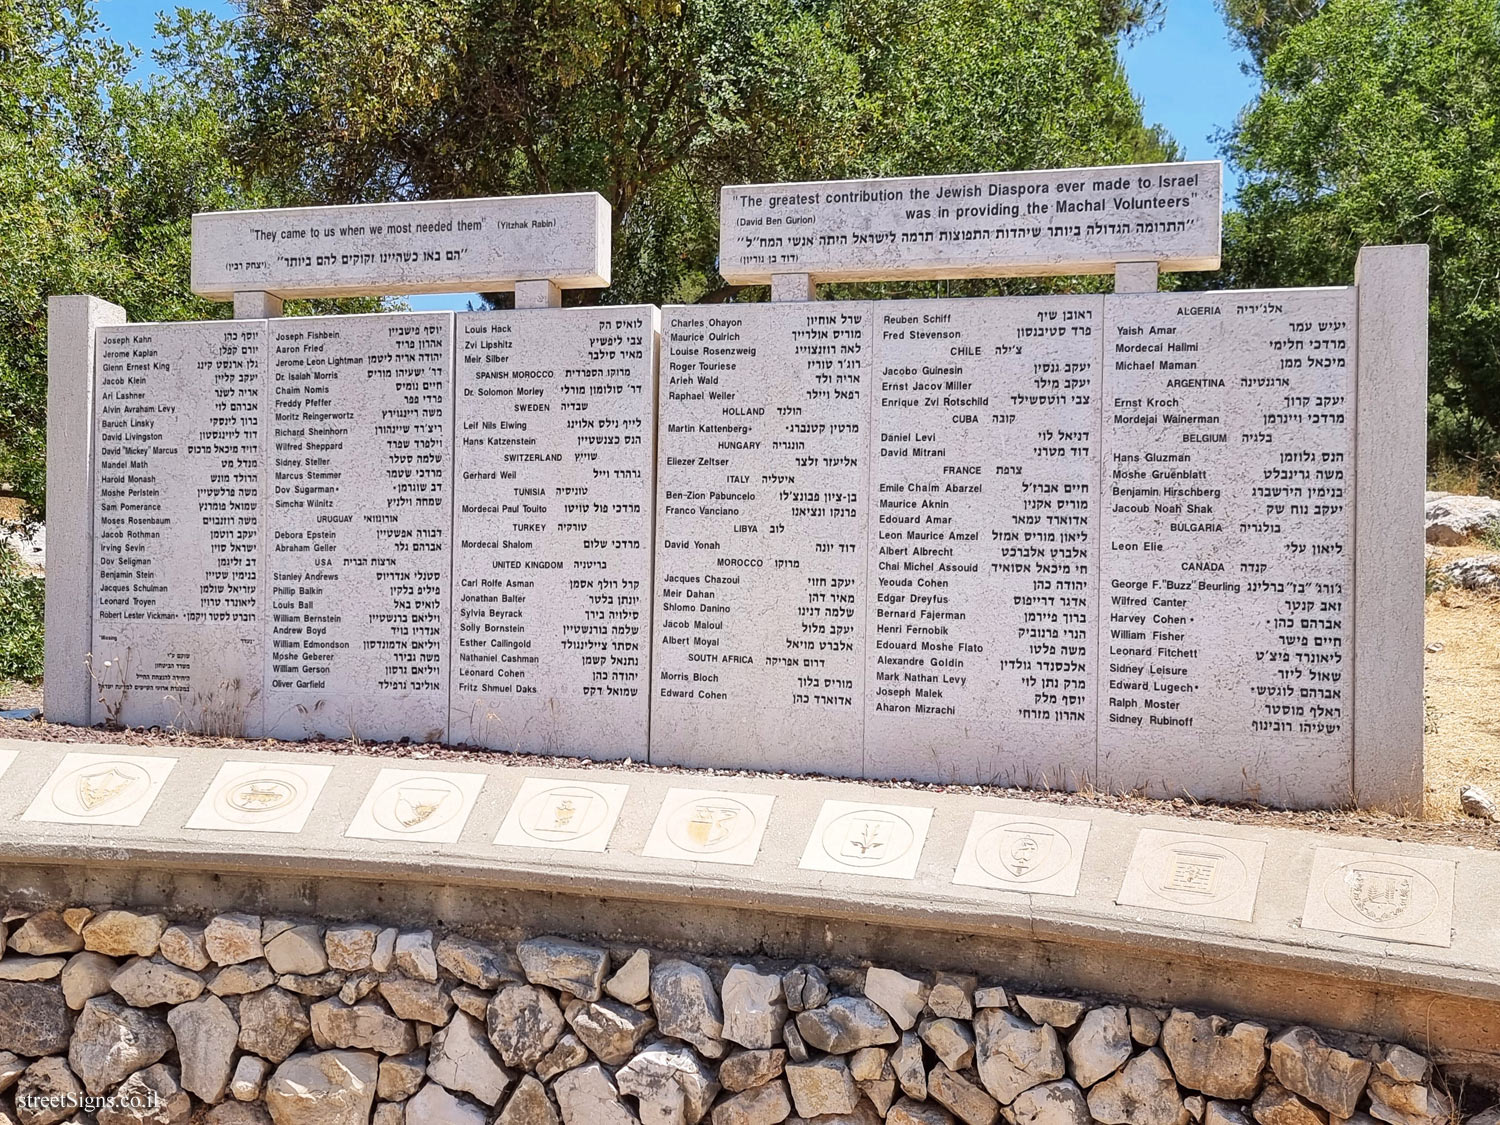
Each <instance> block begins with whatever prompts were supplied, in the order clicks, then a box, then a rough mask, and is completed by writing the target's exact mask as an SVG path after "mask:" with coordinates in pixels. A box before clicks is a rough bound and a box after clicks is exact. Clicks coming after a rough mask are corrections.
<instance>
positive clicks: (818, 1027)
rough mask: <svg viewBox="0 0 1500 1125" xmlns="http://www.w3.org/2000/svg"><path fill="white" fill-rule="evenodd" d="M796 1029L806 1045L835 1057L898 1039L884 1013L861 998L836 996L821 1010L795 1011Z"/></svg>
mask: <svg viewBox="0 0 1500 1125" xmlns="http://www.w3.org/2000/svg"><path fill="white" fill-rule="evenodd" d="M797 1030H798V1032H800V1033H801V1035H802V1038H803V1039H805V1040H806V1041H807V1043H808V1045H809V1046H812V1047H815V1048H816V1049H817V1050H819V1051H828V1052H830V1053H831V1054H835V1055H844V1054H848V1053H849V1052H850V1051H857V1050H859V1049H860V1048H861V1047H878V1046H881V1045H882V1044H885V1043H897V1042H899V1041H900V1040H901V1033H900V1032H899V1031H897V1030H896V1028H895V1026H894V1025H893V1024H892V1023H891V1021H890V1019H889V1017H887V1016H886V1014H885V1012H884V1011H883V1010H882V1009H881V1008H878V1007H876V1005H875V1004H874V1003H873V1002H872V1001H870V1000H868V999H866V998H865V997H863V996H836V997H834V998H833V999H832V1000H830V1001H828V1003H827V1004H825V1005H823V1007H821V1008H813V1009H811V1010H809V1011H806V1012H799V1013H798V1015H797Z"/></svg>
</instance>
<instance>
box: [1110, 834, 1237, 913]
mask: <svg viewBox="0 0 1500 1125" xmlns="http://www.w3.org/2000/svg"><path fill="white" fill-rule="evenodd" d="M1265 855H1266V845H1265V842H1264V841H1261V840H1246V839H1243V838H1241V837H1238V836H1205V835H1202V834H1199V833H1193V832H1167V831H1163V830H1161V829H1158V828H1143V829H1142V830H1141V833H1140V835H1139V836H1137V837H1136V842H1135V851H1134V853H1133V854H1132V856H1131V858H1130V866H1129V867H1128V868H1127V869H1126V871H1125V881H1124V883H1123V885H1122V886H1121V887H1120V894H1119V897H1118V898H1117V899H1116V900H1115V901H1116V902H1118V903H1119V904H1120V905H1121V906H1149V907H1151V908H1153V909H1156V910H1172V911H1176V912H1177V913H1180V914H1198V915H1201V916H1203V917H1208V918H1233V919H1237V920H1238V921H1241V922H1249V921H1250V920H1251V919H1252V916H1253V914H1254V911H1255V896H1256V892H1257V891H1258V890H1259V888H1260V873H1261V867H1262V865H1263V864H1264V862H1265Z"/></svg>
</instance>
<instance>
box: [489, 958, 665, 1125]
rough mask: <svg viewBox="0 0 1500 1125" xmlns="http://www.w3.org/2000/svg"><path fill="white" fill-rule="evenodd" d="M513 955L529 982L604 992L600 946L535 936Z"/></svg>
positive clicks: (578, 992) (605, 961) (579, 993)
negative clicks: (517, 958)
mask: <svg viewBox="0 0 1500 1125" xmlns="http://www.w3.org/2000/svg"><path fill="white" fill-rule="evenodd" d="M516 956H517V957H519V958H520V959H521V968H522V970H524V971H525V973H526V979H527V980H529V981H530V982H531V983H532V984H540V985H545V986H546V987H548V988H555V989H558V990H559V991H561V992H567V993H570V994H572V995H573V996H576V997H578V999H580V1000H590V1001H592V1000H597V999H599V998H600V997H601V996H602V995H604V970H605V969H606V968H607V967H608V966H609V955H608V954H607V953H605V952H604V950H602V949H596V948H594V947H593V946H591V945H584V944H582V943H581V942H576V941H569V940H568V939H567V938H559V937H535V938H531V939H529V940H528V941H523V942H522V943H521V944H520V945H518V946H516ZM654 976H655V974H654V973H653V979H654ZM564 1116H566V1113H565V1114H564Z"/></svg>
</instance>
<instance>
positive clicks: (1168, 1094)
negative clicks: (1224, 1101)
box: [1088, 1047, 1189, 1125]
mask: <svg viewBox="0 0 1500 1125" xmlns="http://www.w3.org/2000/svg"><path fill="white" fill-rule="evenodd" d="M1088 1107H1089V1113H1090V1114H1091V1115H1092V1116H1093V1118H1094V1120H1095V1121H1098V1122H1101V1123H1102V1125H1187V1123H1188V1120H1189V1118H1188V1112H1187V1108H1186V1107H1185V1106H1184V1105H1183V1104H1182V1095H1181V1094H1180V1093H1179V1092H1178V1090H1177V1080H1176V1079H1175V1078H1173V1077H1172V1068H1171V1067H1170V1066H1168V1065H1167V1059H1166V1056H1165V1055H1163V1054H1162V1053H1161V1051H1160V1050H1159V1049H1157V1048H1156V1047H1151V1048H1149V1049H1148V1050H1146V1051H1144V1052H1142V1053H1141V1054H1139V1055H1137V1056H1136V1057H1135V1058H1133V1059H1131V1060H1130V1061H1129V1062H1128V1063H1126V1064H1125V1066H1124V1067H1123V1068H1122V1069H1121V1070H1119V1071H1118V1072H1116V1073H1115V1074H1113V1075H1111V1076H1110V1077H1108V1078H1106V1079H1104V1081H1102V1082H1100V1083H1098V1084H1097V1085H1095V1086H1094V1088H1093V1089H1092V1090H1090V1091H1089V1093H1088Z"/></svg>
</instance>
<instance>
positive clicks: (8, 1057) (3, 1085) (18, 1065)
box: [0, 1051, 26, 1094]
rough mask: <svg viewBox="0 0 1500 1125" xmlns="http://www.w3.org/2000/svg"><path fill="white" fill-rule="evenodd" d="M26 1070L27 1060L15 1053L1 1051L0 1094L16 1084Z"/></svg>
mask: <svg viewBox="0 0 1500 1125" xmlns="http://www.w3.org/2000/svg"><path fill="white" fill-rule="evenodd" d="M25 1070H26V1060H25V1059H23V1058H21V1056H20V1055H17V1054H16V1053H15V1052H13V1051H0V1094H3V1093H5V1091H6V1090H9V1089H10V1088H11V1087H12V1086H14V1085H15V1084H16V1079H18V1078H20V1077H21V1075H22V1074H23V1073H24V1072H25Z"/></svg>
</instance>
